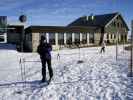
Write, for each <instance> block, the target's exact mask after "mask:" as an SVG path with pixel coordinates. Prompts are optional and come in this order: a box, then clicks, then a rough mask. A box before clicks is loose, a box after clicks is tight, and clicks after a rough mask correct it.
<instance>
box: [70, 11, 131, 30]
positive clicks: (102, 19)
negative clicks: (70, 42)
mask: <svg viewBox="0 0 133 100" xmlns="http://www.w3.org/2000/svg"><path fill="white" fill-rule="evenodd" d="M118 15H120V14H119V13H118V12H116V13H110V14H103V15H94V19H93V20H92V18H91V17H92V16H83V17H80V18H78V19H77V20H75V21H73V22H72V23H70V24H69V25H68V26H98V27H105V26H106V25H107V24H108V23H109V22H111V21H112V19H114V18H115V17H116V16H118ZM120 16H121V15H120ZM87 17H88V18H87ZM121 18H122V16H121ZM122 20H123V18H122ZM123 21H124V20H123ZM124 23H125V21H124ZM125 26H126V27H127V29H128V26H127V25H126V23H125Z"/></svg>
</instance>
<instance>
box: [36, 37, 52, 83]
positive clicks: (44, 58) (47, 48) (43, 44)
mask: <svg viewBox="0 0 133 100" xmlns="http://www.w3.org/2000/svg"><path fill="white" fill-rule="evenodd" d="M51 51H52V46H51V45H50V44H49V43H47V40H46V38H45V37H44V36H41V40H40V44H39V46H38V48H37V52H38V53H39V55H40V58H41V62H42V82H46V63H47V66H48V70H49V76H50V79H49V82H50V81H51V78H52V77H53V69H52V67H51V53H50V52H51Z"/></svg>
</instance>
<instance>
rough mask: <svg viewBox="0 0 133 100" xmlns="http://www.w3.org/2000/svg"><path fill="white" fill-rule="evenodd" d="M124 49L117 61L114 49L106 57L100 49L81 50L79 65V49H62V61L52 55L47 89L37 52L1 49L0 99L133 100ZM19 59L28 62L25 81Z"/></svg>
mask: <svg viewBox="0 0 133 100" xmlns="http://www.w3.org/2000/svg"><path fill="white" fill-rule="evenodd" d="M122 47H123V46H119V55H118V60H117V61H116V60H115V46H109V47H107V49H106V53H103V54H100V53H99V51H100V48H99V47H98V48H97V47H92V48H81V50H80V51H81V56H80V60H83V63H80V64H78V63H77V61H78V60H79V55H78V53H79V50H78V49H72V50H69V49H68V50H61V51H60V52H59V54H60V59H57V52H56V51H54V52H52V67H53V70H54V78H53V80H52V82H51V83H50V85H48V86H44V87H41V86H39V84H38V82H39V81H38V80H41V63H40V58H39V55H38V54H37V53H18V52H16V51H15V50H12V49H11V50H1V51H0V52H1V55H0V59H2V60H0V65H1V66H0V73H1V74H0V100H133V80H132V79H131V78H128V77H127V72H128V63H129V62H128V60H129V52H128V51H123V48H122ZM20 58H25V60H26V62H25V63H23V65H24V64H25V78H26V82H24V81H22V80H21V79H22V78H21V71H20V66H19V60H20ZM47 73H48V72H47ZM23 74H24V73H23ZM47 78H49V77H48V76H47Z"/></svg>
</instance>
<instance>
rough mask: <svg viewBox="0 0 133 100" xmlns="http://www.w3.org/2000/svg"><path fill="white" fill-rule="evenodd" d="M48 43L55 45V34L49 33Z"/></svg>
mask: <svg viewBox="0 0 133 100" xmlns="http://www.w3.org/2000/svg"><path fill="white" fill-rule="evenodd" d="M49 43H51V44H52V45H55V33H49Z"/></svg>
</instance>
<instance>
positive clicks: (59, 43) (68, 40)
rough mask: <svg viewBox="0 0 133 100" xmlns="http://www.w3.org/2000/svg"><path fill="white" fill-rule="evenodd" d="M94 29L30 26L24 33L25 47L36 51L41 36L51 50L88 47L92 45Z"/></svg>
mask: <svg viewBox="0 0 133 100" xmlns="http://www.w3.org/2000/svg"><path fill="white" fill-rule="evenodd" d="M96 30H97V31H98V29H97V28H96V27H60V26H58V27H57V26H56V27H55V26H30V27H28V28H27V29H26V30H25V32H26V35H25V41H26V44H25V47H26V48H28V49H29V50H30V51H36V50H37V46H38V45H39V41H40V37H41V35H43V36H45V37H46V39H47V42H49V43H51V44H52V46H53V49H55V50H57V49H60V48H63V47H71V48H72V47H76V46H79V44H80V46H88V45H92V44H94V33H93V32H94V31H96Z"/></svg>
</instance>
